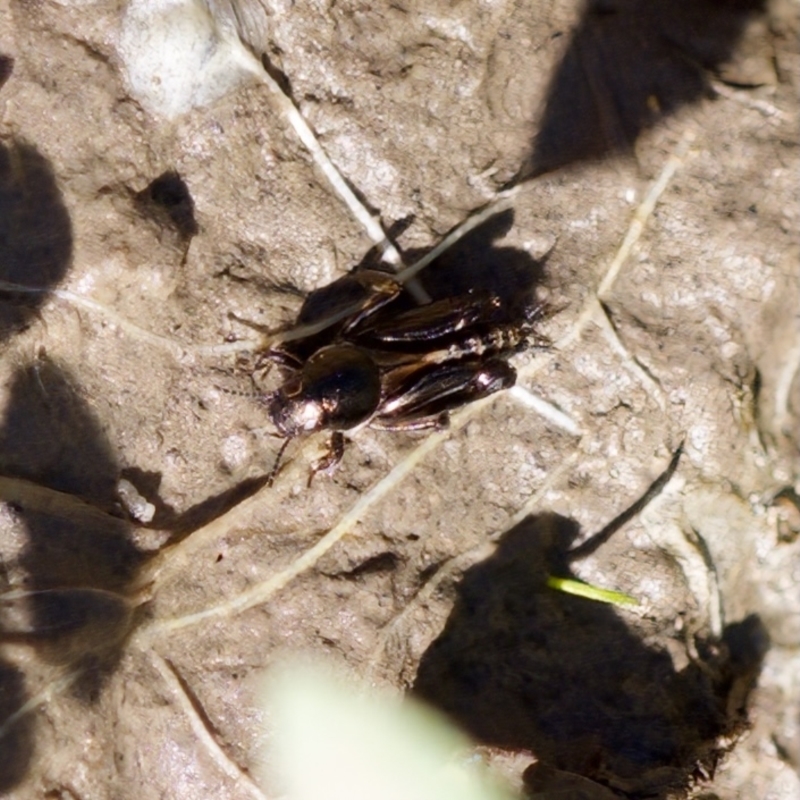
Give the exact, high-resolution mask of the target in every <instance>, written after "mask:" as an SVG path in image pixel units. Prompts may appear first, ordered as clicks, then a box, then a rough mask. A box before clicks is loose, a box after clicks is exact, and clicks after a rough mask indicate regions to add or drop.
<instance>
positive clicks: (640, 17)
mask: <svg viewBox="0 0 800 800" xmlns="http://www.w3.org/2000/svg"><path fill="white" fill-rule="evenodd" d="M764 7H765V2H764V0H587V2H586V3H585V6H584V10H583V14H582V17H581V20H580V22H579V23H578V25H577V27H576V28H575V29H574V30H573V31H572V32H571V33H570V42H569V45H568V47H567V49H566V52H565V54H564V57H563V59H562V60H561V62H560V63H559V65H558V66H557V68H556V70H555V72H554V74H553V76H552V78H551V79H550V84H549V88H548V92H547V99H546V102H545V108H544V112H543V116H542V119H541V120H540V122H539V124H538V131H537V133H536V136H535V139H534V142H533V147H532V153H531V156H530V158H529V160H528V162H527V163H526V164H525V165H524V167H523V168H522V170H521V171H520V174H519V175H518V176H517V178H516V179H515V181H514V182H519V181H521V180H525V179H527V178H532V177H535V176H537V175H541V174H543V173H545V172H549V171H551V170H555V169H558V168H559V167H563V166H566V165H568V164H571V163H574V162H576V161H583V160H587V159H597V158H601V157H603V156H607V155H613V154H621V153H627V152H629V151H631V150H632V148H633V146H634V144H635V143H636V140H637V139H638V137H639V135H640V134H641V133H642V132H643V131H644V130H646V129H648V128H652V127H653V126H655V125H657V124H658V123H659V122H661V121H663V120H664V119H665V118H666V117H669V116H671V115H673V114H674V113H675V112H676V111H678V110H679V109H680V108H681V107H683V106H685V105H687V104H690V103H696V102H698V101H699V100H701V99H703V98H704V97H708V96H710V95H711V94H712V91H711V89H710V87H709V76H710V75H714V74H715V73H717V72H718V71H719V70H720V68H721V67H722V65H723V64H725V62H726V61H728V59H730V58H731V57H732V54H733V53H734V50H735V48H736V46H737V44H738V43H739V41H740V38H741V36H742V34H743V32H744V31H745V29H746V27H747V26H748V24H749V23H750V22H751V21H752V20H753V19H754V17H756V16H757V15H762V14H763V12H764ZM764 60H765V62H766V63H768V62H769V57H768V56H765V58H764ZM734 79H735V78H734ZM741 80H743V81H744V80H746V78H744V77H742V78H741Z"/></svg>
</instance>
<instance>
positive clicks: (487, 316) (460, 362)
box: [261, 270, 538, 477]
mask: <svg viewBox="0 0 800 800" xmlns="http://www.w3.org/2000/svg"><path fill="white" fill-rule="evenodd" d="M326 288H327V289H329V290H332V291H328V292H327V293H326V295H325V298H326V299H325V304H324V306H323V307H322V308H320V307H319V304H318V303H317V299H318V297H319V295H313V294H312V295H311V296H310V297H309V299H308V300H307V301H306V303H305V305H304V306H303V308H302V309H301V312H300V316H299V318H298V327H297V328H296V329H295V332H294V334H293V332H290V333H289V334H288V335H287V336H286V337H285V338H284V340H283V341H282V342H281V343H280V344H278V345H273V346H272V347H270V348H269V349H268V350H266V351H265V352H264V353H262V354H261V356H262V360H265V361H269V362H274V363H277V364H279V365H280V367H281V368H283V369H284V370H285V371H286V377H285V381H284V383H283V385H282V386H281V387H280V388H279V389H278V390H277V391H275V392H273V393H272V394H270V395H268V396H267V397H266V398H265V401H266V403H267V407H268V410H269V414H270V417H271V419H272V422H273V423H274V425H275V427H276V428H277V430H278V432H279V433H280V434H281V435H282V436H284V437H286V440H287V441H286V443H284V446H283V447H282V448H281V452H280V453H279V456H278V459H280V457H281V456H282V454H283V451H284V449H285V447H286V444H288V442H289V441H290V440H291V439H293V438H295V437H296V436H300V435H302V434H305V433H311V432H313V431H320V430H329V431H331V433H332V436H331V446H330V451H329V454H328V455H327V456H326V458H324V459H323V460H322V461H320V462H318V463H317V464H315V465H314V467H313V471H312V477H313V475H314V473H316V472H318V471H320V470H329V469H331V468H332V467H334V466H335V465H336V464H337V463H338V461H339V460H340V459H341V456H342V453H343V450H344V437H343V432H344V431H350V430H353V429H355V428H358V427H360V426H364V425H370V426H371V427H375V428H380V429H383V430H420V429H425V428H441V427H444V426H446V425H447V421H448V413H449V412H450V411H453V410H454V409H457V408H460V407H461V406H463V405H466V404H467V403H471V402H473V401H474V400H477V399H479V398H481V397H486V396H487V395H490V394H492V393H494V392H497V391H499V390H500V389H506V388H508V387H510V386H513V385H514V382H515V380H516V372H515V370H514V368H513V367H511V366H510V364H509V363H508V358H509V356H510V355H511V354H513V353H514V352H516V351H517V350H519V349H521V348H522V347H524V346H525V344H526V343H527V341H528V340H529V339H530V338H531V336H532V333H533V331H532V322H533V318H534V317H535V316H536V315H537V314H538V309H533V310H532V312H531V314H530V315H529V317H528V318H527V319H526V320H523V321H516V322H511V321H509V320H508V319H506V318H504V315H503V313H502V309H501V304H500V301H499V299H498V298H497V297H496V296H494V295H492V294H489V293H484V292H477V291H476V292H471V293H468V294H465V295H460V296H458V297H453V298H447V299H445V300H438V301H435V302H432V303H430V304H428V305H424V306H418V307H414V308H410V309H405V310H403V306H402V303H401V293H402V291H403V287H402V285H401V284H400V283H399V282H398V281H396V280H395V279H394V278H392V276H390V275H387V274H386V273H382V272H374V271H368V270H365V271H362V272H357V273H355V274H353V275H351V276H348V277H347V278H344V279H342V280H341V281H338V282H337V283H336V284H331V287H326ZM331 298H333V304H334V305H333V308H332V307H331ZM337 307H341V308H342V309H343V311H342V312H341V313H337V311H336V308H337ZM353 308H355V310H352V309H353ZM323 315H324V317H325V320H326V323H324V324H322V325H321V326H320V325H315V324H314V322H315V316H316V317H319V316H323ZM277 468H278V462H277V461H276V465H275V470H274V471H273V477H274V474H275V472H277Z"/></svg>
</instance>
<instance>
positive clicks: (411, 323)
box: [353, 293, 500, 347]
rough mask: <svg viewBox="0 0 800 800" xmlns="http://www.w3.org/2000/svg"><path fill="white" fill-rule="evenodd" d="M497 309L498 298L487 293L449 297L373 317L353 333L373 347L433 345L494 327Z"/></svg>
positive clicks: (359, 339)
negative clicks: (395, 312)
mask: <svg viewBox="0 0 800 800" xmlns="http://www.w3.org/2000/svg"><path fill="white" fill-rule="evenodd" d="M499 307H500V301H499V300H498V298H497V297H496V296H494V295H491V294H487V293H475V294H466V295H461V296H459V297H449V298H446V299H444V300H437V301H436V302H433V303H429V304H428V305H425V306H419V307H418V308H412V309H410V310H408V311H403V312H400V313H399V314H393V315H391V316H389V315H380V314H378V315H375V316H373V317H372V318H370V319H369V320H368V321H367V322H366V324H364V325H362V326H361V327H360V328H354V329H353V334H354V335H355V336H357V338H358V341H359V342H361V343H364V344H371V345H374V346H376V347H382V346H386V345H403V344H409V345H413V344H423V343H426V344H430V343H434V344H435V343H436V342H437V341H439V340H443V339H447V338H448V337H453V336H456V335H463V333H464V332H468V331H470V330H471V329H474V328H476V327H478V326H482V325H485V326H492V325H496V324H497V316H498V310H499Z"/></svg>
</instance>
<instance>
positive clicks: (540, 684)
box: [413, 514, 767, 797]
mask: <svg viewBox="0 0 800 800" xmlns="http://www.w3.org/2000/svg"><path fill="white" fill-rule="evenodd" d="M578 534H579V529H578V526H577V524H576V523H575V522H574V521H573V520H570V519H567V518H564V517H561V516H558V515H555V514H543V515H539V516H534V517H528V518H527V519H525V520H523V521H522V522H521V523H520V524H519V525H517V526H515V527H514V528H512V529H511V530H509V531H508V532H506V533H505V534H504V536H503V537H502V539H501V541H500V544H499V546H498V548H497V550H496V551H495V553H494V554H493V555H492V556H491V557H490V558H489V559H487V560H486V561H484V562H483V563H480V564H478V565H476V566H474V567H472V568H471V569H469V570H468V571H467V572H466V573H465V574H464V577H463V579H462V581H461V584H460V585H459V587H458V590H457V591H458V599H457V601H456V604H455V606H454V608H453V611H452V613H451V615H450V618H449V619H448V621H447V624H446V626H445V629H444V631H443V632H442V634H441V635H440V636H439V637H438V639H437V640H436V641H435V642H434V643H433V644H432V645H431V646H430V647H429V648H428V650H427V651H426V653H425V654H424V656H423V658H422V659H421V662H420V665H419V668H418V672H417V676H416V681H415V684H414V689H413V691H414V693H415V694H416V695H417V696H419V697H421V698H422V699H423V700H425V701H427V702H429V703H431V704H433V705H434V706H437V707H438V708H440V709H441V710H443V711H444V712H445V713H446V714H448V715H449V716H451V717H452V718H453V719H454V721H455V722H456V723H457V724H458V725H460V726H461V727H463V728H464V729H465V730H466V731H467V732H469V733H470V734H471V735H472V736H474V737H475V738H476V739H477V740H478V741H480V742H482V743H485V744H488V745H493V746H498V747H501V748H505V749H511V750H523V751H531V752H533V753H534V754H535V756H536V758H537V760H538V761H539V762H542V763H544V764H547V765H551V766H553V767H555V768H557V769H559V770H563V771H566V772H569V773H574V774H579V775H582V776H585V777H587V778H590V779H592V780H594V781H597V782H598V783H601V784H603V785H605V786H608V787H610V788H612V789H614V790H616V791H622V792H625V793H628V794H634V795H635V794H641V793H646V794H647V795H648V796H654V797H660V796H665V795H666V793H667V792H669V791H671V790H674V789H676V788H681V787H685V786H687V785H689V784H690V783H691V781H692V780H693V778H694V777H695V776H696V775H697V774H698V773H699V774H706V773H710V772H713V768H714V765H715V763H716V761H717V759H718V758H719V756H720V745H719V744H718V742H719V741H720V740H721V737H724V736H726V735H729V734H732V733H734V732H736V731H738V730H739V729H741V727H742V726H743V724H744V721H745V720H744V715H745V712H744V700H745V698H746V696H747V692H748V691H749V689H750V687H751V686H752V685H753V683H754V681H755V678H756V676H757V674H758V671H759V669H760V663H761V658H762V656H763V653H764V651H765V648H766V646H767V644H766V642H767V639H766V634H765V632H764V629H763V626H762V625H761V623H760V621H759V620H758V619H756V618H750V619H747V620H745V621H743V622H741V623H738V624H736V625H732V626H730V627H728V628H727V629H726V631H725V634H724V636H723V638H722V641H720V642H711V641H708V642H701V643H700V648H699V649H700V652H701V654H702V656H703V662H702V663H690V664H689V665H688V666H687V667H685V668H684V669H682V670H679V671H676V669H675V667H674V666H673V662H672V659H671V658H670V656H669V655H668V653H667V652H666V651H665V650H662V649H659V648H658V647H656V646H651V645H647V644H644V643H643V642H642V641H640V640H639V638H637V636H636V635H635V633H634V632H633V631H631V630H630V629H629V628H628V626H627V625H626V624H625V622H624V621H623V619H622V618H621V617H620V615H619V614H618V612H617V611H616V610H615V609H614V608H613V607H611V606H608V605H603V604H601V603H597V602H592V601H589V600H586V599H583V598H578V597H573V596H570V595H567V594H562V593H560V592H556V591H553V590H551V589H549V588H547V586H546V580H547V577H548V576H550V575H555V576H558V577H569V576H570V568H569V563H570V559H569V549H568V548H569V546H570V545H571V543H572V542H573V541H575V540H576V538H577V537H578ZM732 698H739V702H733V700H732Z"/></svg>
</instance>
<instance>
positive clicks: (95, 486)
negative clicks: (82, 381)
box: [0, 358, 141, 788]
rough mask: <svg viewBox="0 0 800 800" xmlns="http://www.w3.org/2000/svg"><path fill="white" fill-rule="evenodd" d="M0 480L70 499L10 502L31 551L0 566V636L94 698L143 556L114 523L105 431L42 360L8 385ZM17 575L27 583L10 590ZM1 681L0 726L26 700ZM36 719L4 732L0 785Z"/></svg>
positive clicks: (10, 775) (123, 624) (69, 382)
mask: <svg viewBox="0 0 800 800" xmlns="http://www.w3.org/2000/svg"><path fill="white" fill-rule="evenodd" d="M0 475H3V476H4V477H11V478H15V479H22V480H27V481H30V482H31V484H30V486H31V487H37V486H41V487H47V489H51V490H56V491H57V492H63V493H64V495H63V496H61V495H53V497H55V498H59V497H63V498H64V500H63V506H58V505H57V506H56V507H53V508H46V507H42V506H38V507H37V504H36V503H33V502H30V503H28V502H26V501H25V499H24V498H23V499H22V500H21V501H19V502H16V501H15V502H11V503H9V504H8V508H10V509H11V511H12V515H11V518H13V520H14V522H13V523H12V524H13V525H15V526H18V527H19V529H20V530H21V531H22V532H24V536H25V545H24V547H23V549H22V551H21V552H20V554H19V556H18V558H17V559H16V561H15V563H9V564H6V565H4V566H5V572H4V575H3V576H2V583H3V590H4V591H8V590H11V591H12V597H13V593H14V592H16V594H17V597H16V599H11V600H8V599H7V598H4V601H3V608H2V611H3V617H2V621H0V625H2V627H0V639H1V640H5V641H21V642H25V643H26V644H28V645H30V646H32V647H33V648H34V649H35V650H36V653H37V655H38V656H39V657H40V658H42V659H44V660H45V661H47V662H49V663H52V664H57V665H60V666H62V667H64V668H67V667H68V668H69V669H71V670H73V671H74V673H75V675H76V680H75V683H74V684H73V688H74V691H75V693H76V695H77V696H78V697H81V698H82V699H84V700H86V701H91V700H92V699H93V698H94V697H96V696H97V693H98V691H99V690H100V688H101V686H102V683H103V680H102V679H103V676H104V675H106V674H108V671H109V670H110V669H111V668H112V667H113V664H114V663H115V662H116V660H117V657H118V655H119V645H120V643H121V642H122V640H123V639H124V637H125V635H126V634H127V632H128V629H129V624H130V619H131V608H132V607H131V605H130V604H129V602H128V600H127V599H126V597H125V591H126V588H127V586H128V584H129V582H130V580H131V578H132V577H133V575H134V574H135V571H136V568H137V566H138V564H139V563H140V560H141V558H140V555H139V553H138V552H137V550H136V548H135V547H134V545H133V544H132V543H131V541H130V539H129V536H128V534H129V526H128V525H127V523H126V522H125V521H124V520H123V519H121V518H119V517H117V516H114V512H115V509H116V503H115V497H114V491H115V485H116V483H115V482H116V475H117V465H116V462H115V459H114V456H113V454H112V452H111V449H110V448H109V447H108V445H107V443H106V441H105V438H104V435H103V431H102V428H101V427H100V425H99V423H98V422H97V420H96V419H95V418H94V415H93V414H92V413H91V411H90V410H89V409H88V408H87V407H86V405H85V403H84V401H83V400H82V399H81V398H80V396H79V394H78V393H77V391H76V390H75V388H74V384H73V378H72V376H71V375H70V374H69V373H67V372H66V371H64V370H63V369H61V368H59V367H58V366H56V365H55V364H53V363H52V362H50V361H49V360H47V359H45V358H41V359H39V360H38V361H37V362H36V363H35V364H33V365H30V366H29V367H27V368H23V369H21V370H20V371H19V372H18V373H17V375H16V377H15V378H14V380H13V382H12V385H11V389H10V398H9V403H8V406H7V408H6V412H5V418H4V419H3V421H2V425H1V426H0ZM81 501H86V502H85V503H81ZM9 535H15V534H13V533H12V532H11V531H9ZM16 535H18V534H16ZM11 575H14V576H21V578H20V577H17V578H16V579H15V581H14V584H13V585H9V576H11ZM20 580H22V585H20ZM0 678H2V681H3V683H2V686H0V698H2V701H3V702H2V711H3V712H4V715H3V717H2V719H0V725H2V724H3V722H4V721H5V720H7V719H8V717H9V715H11V714H13V713H14V712H15V711H17V710H18V709H19V708H20V706H21V705H22V704H23V703H24V701H25V699H26V698H25V697H24V689H23V682H22V679H21V676H18V675H13V674H10V673H9V671H8V670H7V669H6V670H2V671H0ZM31 720H32V717H31V715H26V716H23V717H22V718H20V720H19V721H18V722H16V723H14V724H13V725H12V726H10V727H9V728H8V729H7V730H6V731H5V735H4V736H3V739H2V744H0V751H2V752H3V753H4V756H5V754H6V753H15V756H14V758H13V760H12V759H10V758H9V759H6V758H5V757H4V758H3V759H2V760H0V768H2V769H3V770H5V771H4V772H2V773H0V787H6V788H8V787H9V786H11V785H13V783H15V782H16V781H18V780H19V779H20V778H21V777H22V776H23V774H24V772H25V765H26V764H27V763H28V760H29V758H30V755H31V747H32V738H31V724H32V722H31ZM6 762H8V763H6Z"/></svg>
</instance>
